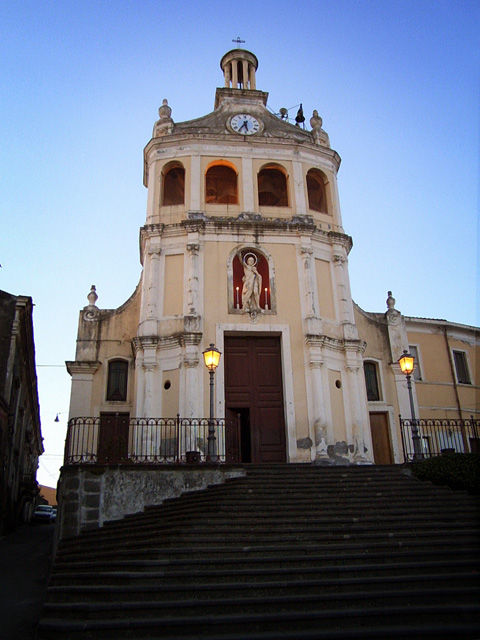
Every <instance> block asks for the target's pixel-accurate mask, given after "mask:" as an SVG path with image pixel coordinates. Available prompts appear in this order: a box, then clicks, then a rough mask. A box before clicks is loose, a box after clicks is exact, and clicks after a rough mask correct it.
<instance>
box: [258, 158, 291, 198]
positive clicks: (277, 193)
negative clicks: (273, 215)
mask: <svg viewBox="0 0 480 640" xmlns="http://www.w3.org/2000/svg"><path fill="white" fill-rule="evenodd" d="M257 181H258V204H259V206H260V207H263V206H264V207H288V189H287V175H286V172H285V170H284V169H283V167H280V166H279V165H276V164H269V165H265V166H264V167H262V169H260V171H259V172H258V177H257Z"/></svg>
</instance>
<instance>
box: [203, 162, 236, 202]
mask: <svg viewBox="0 0 480 640" xmlns="http://www.w3.org/2000/svg"><path fill="white" fill-rule="evenodd" d="M205 202H206V203H207V204H238V186H237V172H236V170H235V169H234V167H233V165H231V164H230V163H227V162H225V161H219V162H215V163H214V164H212V165H210V167H209V168H208V169H207V173H206V175H205Z"/></svg>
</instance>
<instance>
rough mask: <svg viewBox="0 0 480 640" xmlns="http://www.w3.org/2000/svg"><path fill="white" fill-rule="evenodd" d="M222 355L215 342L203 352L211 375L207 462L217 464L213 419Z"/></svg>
mask: <svg viewBox="0 0 480 640" xmlns="http://www.w3.org/2000/svg"><path fill="white" fill-rule="evenodd" d="M221 355H222V354H221V353H220V351H219V350H218V349H217V348H216V347H215V346H214V344H213V342H212V343H210V346H209V348H208V349H205V351H204V352H203V359H204V361H205V366H206V367H207V369H208V373H209V375H210V418H209V420H208V438H207V440H208V448H207V460H208V461H209V462H216V461H217V456H216V453H215V448H216V447H215V440H216V438H215V424H214V422H215V419H214V417H213V415H214V412H213V398H214V385H215V380H214V376H215V369H216V368H217V367H218V363H219V362H220V356H221Z"/></svg>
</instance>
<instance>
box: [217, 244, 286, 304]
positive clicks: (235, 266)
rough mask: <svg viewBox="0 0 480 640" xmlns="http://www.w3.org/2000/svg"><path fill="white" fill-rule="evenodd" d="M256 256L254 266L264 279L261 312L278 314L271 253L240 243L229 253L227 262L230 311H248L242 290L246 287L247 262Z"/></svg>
mask: <svg viewBox="0 0 480 640" xmlns="http://www.w3.org/2000/svg"><path fill="white" fill-rule="evenodd" d="M249 257H253V258H254V266H255V268H256V269H257V271H258V274H259V275H260V276H261V279H262V286H261V292H260V297H259V306H260V310H259V312H261V313H266V314H272V313H273V314H276V312H277V300H276V287H275V269H274V265H273V260H272V257H271V256H270V254H269V253H268V252H267V251H266V250H265V249H259V248H258V247H252V246H250V245H239V246H237V247H236V248H235V249H234V250H233V251H232V252H231V253H230V255H229V257H228V263H227V282H228V312H229V313H239V314H243V313H247V312H248V310H247V309H244V305H243V300H242V291H243V287H244V280H243V278H244V276H245V264H246V263H248V259H249Z"/></svg>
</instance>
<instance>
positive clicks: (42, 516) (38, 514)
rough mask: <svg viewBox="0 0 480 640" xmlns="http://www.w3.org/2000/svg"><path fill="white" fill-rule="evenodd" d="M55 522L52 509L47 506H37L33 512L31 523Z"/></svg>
mask: <svg viewBox="0 0 480 640" xmlns="http://www.w3.org/2000/svg"><path fill="white" fill-rule="evenodd" d="M54 520H55V516H54V514H53V507H51V506H50V505H49V504H39V505H38V506H37V508H36V509H35V511H34V512H33V522H45V523H47V524H50V522H53V521H54Z"/></svg>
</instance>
